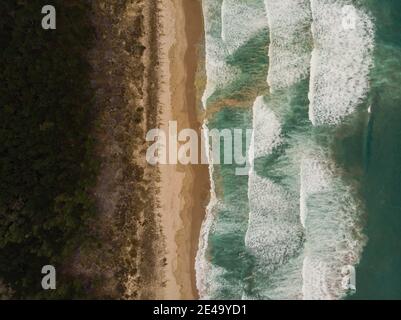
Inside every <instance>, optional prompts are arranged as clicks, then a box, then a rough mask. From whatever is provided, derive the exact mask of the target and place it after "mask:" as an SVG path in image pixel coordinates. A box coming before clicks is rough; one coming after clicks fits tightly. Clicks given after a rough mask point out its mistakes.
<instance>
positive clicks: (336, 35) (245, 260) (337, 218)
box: [196, 0, 401, 300]
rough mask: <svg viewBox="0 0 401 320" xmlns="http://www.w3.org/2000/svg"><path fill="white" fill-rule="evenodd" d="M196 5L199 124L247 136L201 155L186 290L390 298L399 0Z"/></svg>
mask: <svg viewBox="0 0 401 320" xmlns="http://www.w3.org/2000/svg"><path fill="white" fill-rule="evenodd" d="M202 6H203V14H204V20H205V53H206V55H205V64H206V74H205V78H206V83H207V84H206V88H205V91H204V94H203V98H202V104H203V107H204V109H205V110H207V119H206V120H205V123H204V128H205V129H208V130H212V129H218V130H223V129H226V130H231V131H233V130H234V129H242V130H243V131H244V132H245V130H246V129H252V130H253V134H252V139H251V141H250V143H248V144H247V139H246V138H245V137H243V141H242V142H243V144H242V150H241V151H242V152H243V154H246V156H247V157H248V159H249V165H248V166H247V167H246V168H245V170H247V174H246V175H238V174H237V171H236V169H237V168H238V166H237V165H236V164H224V163H223V164H214V163H213V161H212V158H210V160H209V163H210V166H209V172H210V178H211V186H212V190H211V197H210V198H211V199H210V203H209V205H208V207H207V212H206V218H205V221H204V222H203V226H202V230H201V237H200V242H199V251H198V255H197V258H196V269H197V287H198V290H199V294H200V297H201V298H203V299H210V298H214V299H305V300H315V299H378V298H390V299H392V298H394V299H395V298H401V277H399V276H398V270H401V250H400V249H401V241H400V238H401V232H400V231H401V197H400V196H399V194H400V191H401V182H400V177H401V176H400V174H399V173H401V161H400V160H401V148H398V146H399V145H400V147H401V142H400V139H399V137H401V121H400V120H401V112H400V111H399V110H398V108H399V107H401V105H400V103H399V101H400V99H401V90H400V89H399V88H400V86H399V79H398V78H400V77H401V75H400V70H401V69H400V63H401V51H400V45H401V35H400V30H401V28H400V27H401V25H400V24H401V16H400V15H401V3H400V2H399V1H395V0H394V1H391V0H203V1H202ZM221 149H222V151H223V145H221ZM222 153H223V152H222Z"/></svg>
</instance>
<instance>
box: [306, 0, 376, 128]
mask: <svg viewBox="0 0 401 320" xmlns="http://www.w3.org/2000/svg"><path fill="white" fill-rule="evenodd" d="M311 8H312V16H313V24H312V34H313V39H314V49H313V52H312V59H311V79H310V90H309V100H310V107H309V118H310V120H311V122H312V123H313V124H314V125H321V124H337V123H339V122H341V120H342V119H343V118H344V117H346V116H347V115H349V114H351V113H352V112H353V111H355V109H356V107H357V106H358V104H360V103H361V101H362V100H363V98H364V97H365V96H366V94H367V92H368V88H369V79H368V75H369V70H370V68H371V66H372V63H373V59H372V51H373V47H374V30H373V23H372V21H371V18H370V17H369V15H368V14H367V13H365V12H364V11H362V10H361V9H358V8H355V7H354V6H352V1H349V0H311ZM348 19H350V21H351V23H350V22H349V21H348Z"/></svg>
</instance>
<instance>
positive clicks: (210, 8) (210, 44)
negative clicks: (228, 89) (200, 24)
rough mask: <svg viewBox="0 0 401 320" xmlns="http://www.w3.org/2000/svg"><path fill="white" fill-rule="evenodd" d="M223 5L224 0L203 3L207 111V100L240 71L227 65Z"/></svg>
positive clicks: (205, 102) (208, 0)
mask: <svg viewBox="0 0 401 320" xmlns="http://www.w3.org/2000/svg"><path fill="white" fill-rule="evenodd" d="M222 3H223V0H204V1H202V8H203V16H204V21H205V51H206V61H205V63H206V64H205V68H206V77H207V80H206V81H207V82H206V88H205V91H204V93H203V97H202V102H203V107H204V108H205V109H206V107H207V100H208V99H209V98H210V96H211V95H212V94H213V93H214V92H215V91H216V90H218V89H221V88H224V87H225V86H226V85H227V84H229V83H230V82H231V81H233V80H234V79H235V77H236V76H237V75H238V70H237V69H236V68H233V67H231V66H229V65H228V64H227V63H226V57H227V56H228V51H227V49H226V47H225V45H224V42H223V40H222V38H221V33H222V21H221V13H222Z"/></svg>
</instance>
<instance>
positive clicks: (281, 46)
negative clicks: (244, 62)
mask: <svg viewBox="0 0 401 320" xmlns="http://www.w3.org/2000/svg"><path fill="white" fill-rule="evenodd" d="M265 5H266V12H267V17H268V21H269V30H270V47H269V59H270V62H269V72H268V77H267V81H268V83H269V85H270V88H271V91H272V92H274V91H275V90H278V89H283V88H286V87H289V86H291V85H293V84H295V83H296V82H298V81H299V80H301V79H304V78H306V77H307V76H308V74H309V65H310V53H311V34H310V23H311V19H312V17H311V11H310V5H309V0H265Z"/></svg>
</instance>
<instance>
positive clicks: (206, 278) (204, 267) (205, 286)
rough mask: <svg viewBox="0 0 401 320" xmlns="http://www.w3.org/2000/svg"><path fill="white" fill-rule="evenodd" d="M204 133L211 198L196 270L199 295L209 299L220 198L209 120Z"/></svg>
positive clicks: (204, 222) (200, 239)
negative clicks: (211, 245)
mask: <svg viewBox="0 0 401 320" xmlns="http://www.w3.org/2000/svg"><path fill="white" fill-rule="evenodd" d="M202 129H203V131H202V132H203V133H204V141H205V146H204V147H205V149H206V150H207V152H206V157H207V160H208V163H209V177H210V200H209V204H208V206H207V207H206V215H205V219H204V220H203V222H202V226H201V230H200V236H199V243H198V252H197V254H196V258H195V270H196V286H197V289H198V293H199V297H200V298H201V299H208V297H209V296H210V294H211V292H212V291H213V288H212V287H213V277H211V276H210V273H211V272H212V269H213V268H214V267H213V266H212V264H211V263H210V259H209V257H208V243H209V235H210V232H211V231H212V229H213V224H214V222H215V218H216V215H215V213H216V211H217V207H218V200H217V196H216V191H215V183H214V179H213V163H212V159H213V158H212V157H211V156H210V152H211V151H210V145H209V139H208V137H209V129H208V127H207V122H206V121H205V122H204V123H203V126H202Z"/></svg>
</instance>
